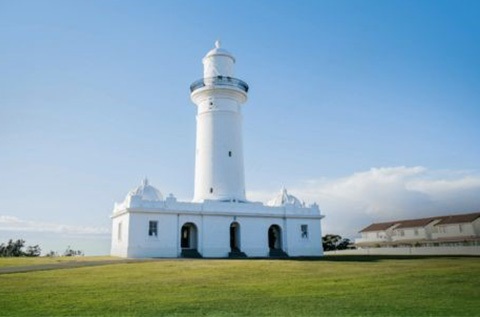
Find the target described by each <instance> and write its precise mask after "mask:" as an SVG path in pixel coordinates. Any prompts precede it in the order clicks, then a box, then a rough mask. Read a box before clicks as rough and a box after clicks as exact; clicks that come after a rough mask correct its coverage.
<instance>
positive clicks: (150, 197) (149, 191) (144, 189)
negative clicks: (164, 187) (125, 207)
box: [125, 177, 163, 201]
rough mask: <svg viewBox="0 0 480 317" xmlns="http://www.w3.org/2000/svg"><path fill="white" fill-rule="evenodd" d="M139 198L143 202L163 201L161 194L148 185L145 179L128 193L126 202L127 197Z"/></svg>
mask: <svg viewBox="0 0 480 317" xmlns="http://www.w3.org/2000/svg"><path fill="white" fill-rule="evenodd" d="M132 196H139V197H140V199H141V200H143V201H160V200H163V196H162V193H161V192H160V191H159V190H158V189H156V188H155V187H153V186H152V185H150V184H149V183H148V179H147V178H146V177H145V178H144V179H143V181H142V184H141V185H140V186H138V187H136V188H134V189H132V190H131V191H129V192H128V194H127V197H126V198H125V200H127V199H128V198H129V197H132Z"/></svg>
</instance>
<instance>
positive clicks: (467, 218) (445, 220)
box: [435, 212, 480, 225]
mask: <svg viewBox="0 0 480 317" xmlns="http://www.w3.org/2000/svg"><path fill="white" fill-rule="evenodd" d="M478 217H480V212H474V213H472V214H463V215H451V216H444V217H442V220H441V221H440V222H439V223H437V224H435V225H447V224H452V223H466V222H472V221H474V220H475V219H477V218H478Z"/></svg>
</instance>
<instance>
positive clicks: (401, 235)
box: [355, 212, 480, 248]
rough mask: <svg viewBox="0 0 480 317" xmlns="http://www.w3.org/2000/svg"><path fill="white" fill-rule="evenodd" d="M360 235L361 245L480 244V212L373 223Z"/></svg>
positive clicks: (368, 246) (369, 246) (356, 242)
mask: <svg viewBox="0 0 480 317" xmlns="http://www.w3.org/2000/svg"><path fill="white" fill-rule="evenodd" d="M360 234H361V235H362V237H361V238H359V239H356V240H355V245H356V246H357V247H360V248H372V247H405V246H429V247H432V246H469V245H480V212H475V213H469V214H461V215H448V216H438V217H429V218H420V219H409V220H398V221H390V222H382V223H373V224H371V225H369V226H368V227H366V228H364V229H362V230H361V231H360Z"/></svg>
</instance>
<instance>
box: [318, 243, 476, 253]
mask: <svg viewBox="0 0 480 317" xmlns="http://www.w3.org/2000/svg"><path fill="white" fill-rule="evenodd" d="M324 254H325V255H480V246H478V245H476V246H455V247H453V246H452V247H445V246H444V247H398V248H368V249H355V250H338V251H326V252H324Z"/></svg>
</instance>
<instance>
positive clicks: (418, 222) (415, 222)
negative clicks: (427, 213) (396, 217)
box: [395, 217, 438, 229]
mask: <svg viewBox="0 0 480 317" xmlns="http://www.w3.org/2000/svg"><path fill="white" fill-rule="evenodd" d="M435 220H438V217H436V218H435V217H433V218H422V219H411V220H402V221H399V223H400V225H399V226H398V227H395V229H403V228H418V227H425V226H426V225H428V224H429V223H431V222H432V221H435Z"/></svg>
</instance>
